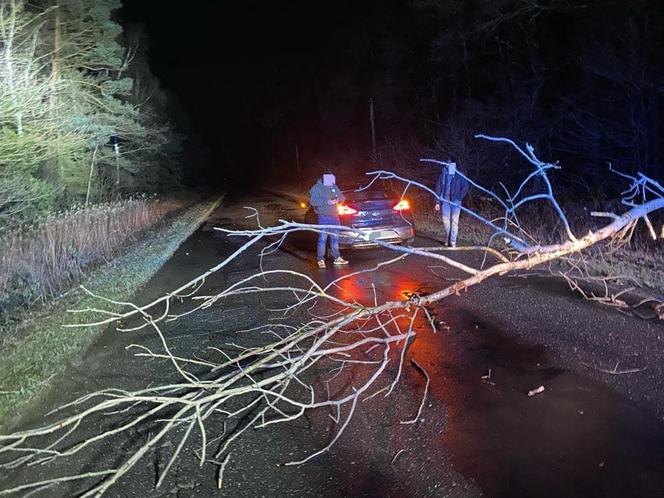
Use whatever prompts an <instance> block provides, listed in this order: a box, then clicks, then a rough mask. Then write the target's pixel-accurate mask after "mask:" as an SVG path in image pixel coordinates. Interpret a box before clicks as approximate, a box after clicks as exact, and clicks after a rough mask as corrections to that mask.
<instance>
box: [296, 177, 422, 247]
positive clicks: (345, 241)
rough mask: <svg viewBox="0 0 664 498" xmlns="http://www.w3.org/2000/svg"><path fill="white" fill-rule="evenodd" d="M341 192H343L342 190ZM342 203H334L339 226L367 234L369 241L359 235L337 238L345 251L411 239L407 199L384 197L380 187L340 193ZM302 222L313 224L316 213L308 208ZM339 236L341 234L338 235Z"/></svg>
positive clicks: (315, 220) (406, 241)
mask: <svg viewBox="0 0 664 498" xmlns="http://www.w3.org/2000/svg"><path fill="white" fill-rule="evenodd" d="M342 190H343V189H342ZM343 192H344V196H345V197H346V201H345V202H344V203H343V204H337V212H338V214H339V220H340V221H341V224H342V225H344V226H347V227H350V228H352V229H353V230H355V231H356V232H360V233H362V234H368V235H369V239H370V240H366V239H364V238H360V237H359V236H354V237H353V236H349V235H341V236H340V238H339V245H340V246H341V247H345V248H353V249H354V248H359V247H371V246H376V245H378V244H376V243H375V242H374V241H375V240H381V241H383V242H390V243H395V244H402V243H408V242H410V241H412V240H413V237H415V231H414V229H413V216H412V214H411V206H410V203H409V202H408V200H407V199H401V198H399V197H398V196H396V195H392V194H388V193H387V192H386V191H385V190H383V189H380V188H370V189H366V190H359V191H358V190H355V189H348V190H343ZM305 222H306V223H312V224H313V223H317V217H316V213H315V211H314V210H313V208H311V207H309V209H308V211H307V213H306V215H305ZM342 234H343V232H342Z"/></svg>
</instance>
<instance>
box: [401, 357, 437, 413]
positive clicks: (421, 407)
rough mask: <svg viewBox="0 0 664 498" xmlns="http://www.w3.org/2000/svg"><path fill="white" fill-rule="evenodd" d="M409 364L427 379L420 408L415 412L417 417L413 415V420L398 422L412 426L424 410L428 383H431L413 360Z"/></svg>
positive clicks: (425, 373)
mask: <svg viewBox="0 0 664 498" xmlns="http://www.w3.org/2000/svg"><path fill="white" fill-rule="evenodd" d="M410 362H411V363H412V364H413V366H415V368H417V370H419V371H420V372H421V373H422V374H424V376H425V377H426V379H427V383H426V385H425V386H424V394H422V401H420V407H419V408H418V410H417V415H415V418H413V419H411V420H402V421H401V422H399V423H400V424H404V425H409V424H414V423H416V422H417V421H418V420H419V419H420V415H422V410H423V409H424V404H425V403H426V400H427V394H428V393H429V383H430V382H431V379H430V378H429V374H428V373H427V371H426V370H424V368H422V366H421V365H419V364H418V363H417V362H416V361H415V360H410Z"/></svg>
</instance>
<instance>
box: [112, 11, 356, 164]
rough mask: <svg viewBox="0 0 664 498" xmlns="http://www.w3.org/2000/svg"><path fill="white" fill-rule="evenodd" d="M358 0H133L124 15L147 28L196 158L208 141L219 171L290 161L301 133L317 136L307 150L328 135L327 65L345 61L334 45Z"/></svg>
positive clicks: (348, 26)
mask: <svg viewBox="0 0 664 498" xmlns="http://www.w3.org/2000/svg"><path fill="white" fill-rule="evenodd" d="M352 5H353V2H344V1H341V2H339V1H337V2H316V1H302V0H295V1H293V0H288V1H286V0H275V1H258V0H242V1H233V2H231V1H219V0H191V1H188V2H182V1H180V2H167V1H156V0H125V1H124V8H123V10H122V13H121V14H122V18H123V20H124V22H126V23H142V24H144V26H145V31H146V34H147V38H148V44H149V58H150V61H151V66H152V71H153V73H154V74H155V75H156V76H157V77H158V78H159V79H160V81H161V83H162V85H163V87H164V88H165V89H166V90H167V91H168V92H169V93H170V94H171V97H172V100H173V101H174V102H177V106H174V107H173V109H172V110H171V111H172V114H173V115H174V117H175V120H176V122H178V123H179V124H180V125H181V126H183V127H184V128H186V129H184V130H183V131H184V132H185V133H186V134H188V135H190V136H191V139H190V140H189V142H188V157H190V158H191V159H190V160H191V161H202V160H203V158H202V157H195V156H192V155H191V152H192V151H191V148H192V147H193V148H200V149H205V148H208V149H209V152H210V154H211V158H212V162H213V170H214V172H215V173H217V172H222V171H223V173H224V175H225V174H226V173H228V174H233V173H234V172H237V171H246V169H247V166H248V165H249V168H250V169H252V170H258V169H262V168H260V166H258V164H264V163H266V162H270V161H282V162H283V161H285V160H286V159H285V158H284V156H287V157H288V158H291V155H293V150H294V146H295V143H296V142H298V140H300V141H306V142H307V144H301V145H300V147H301V148H302V149H303V151H302V154H303V156H304V157H303V159H304V158H306V155H307V147H308V146H309V144H311V142H312V140H313V141H318V139H313V135H314V134H313V133H312V130H314V129H318V123H317V121H318V120H319V117H318V116H317V114H318V113H317V107H318V103H317V102H316V86H317V84H319V83H320V82H321V80H324V79H325V78H324V77H321V76H322V71H323V70H326V71H328V73H327V74H328V75H329V68H330V67H332V66H334V65H335V64H337V63H340V64H343V60H341V61H336V60H335V58H336V57H338V52H335V51H334V50H331V48H332V47H335V45H336V44H337V42H338V40H339V37H340V36H343V34H344V33H345V32H348V31H349V30H352V24H353V23H354V22H356V21H357V19H361V18H362V17H363V15H364V13H363V8H362V7H357V6H354V7H353V6H352ZM305 82H306V83H305ZM321 84H324V83H321ZM303 87H305V88H307V91H306V92H303V91H302V88H303ZM358 98H361V100H362V101H365V100H366V96H364V95H362V96H358ZM351 121H352V119H351ZM351 124H352V123H351ZM192 135H193V136H192ZM299 135H302V136H301V137H299ZM318 146H319V144H312V145H311V147H312V148H313V147H318ZM286 151H288V152H286ZM291 159H292V158H291ZM222 176H223V175H222Z"/></svg>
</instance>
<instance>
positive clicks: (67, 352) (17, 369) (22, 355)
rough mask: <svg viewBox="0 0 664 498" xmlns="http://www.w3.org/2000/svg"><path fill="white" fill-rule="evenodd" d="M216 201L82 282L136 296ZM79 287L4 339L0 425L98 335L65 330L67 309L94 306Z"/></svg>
mask: <svg viewBox="0 0 664 498" xmlns="http://www.w3.org/2000/svg"><path fill="white" fill-rule="evenodd" d="M219 202H220V201H212V202H203V203H200V204H197V205H195V206H193V207H191V208H189V209H187V210H185V211H184V212H182V213H180V214H178V215H176V216H175V217H174V218H171V219H170V220H167V221H166V222H165V223H162V224H160V226H158V227H155V228H154V229H152V230H150V231H149V232H148V233H147V234H146V236H145V237H144V238H142V240H140V241H139V242H137V243H136V244H135V245H134V246H132V247H131V248H130V249H129V250H128V251H127V252H126V253H125V254H124V255H122V256H119V257H118V258H116V259H115V260H114V261H113V262H112V263H111V264H109V265H107V266H106V267H101V268H98V269H97V270H96V271H95V272H94V274H93V275H91V276H90V277H88V278H87V279H86V280H85V281H84V283H83V284H84V285H85V287H86V288H88V289H90V290H91V291H92V292H94V293H95V294H99V295H103V296H106V297H109V298H111V299H123V298H126V297H127V296H129V295H132V294H133V293H135V292H136V291H137V290H138V289H139V288H140V287H141V286H142V285H143V284H145V283H146V282H147V281H148V280H149V279H150V278H151V277H152V276H153V275H154V274H155V273H156V272H157V271H158V270H159V269H160V268H161V266H162V265H163V264H164V263H165V262H166V261H167V260H168V259H169V258H170V257H171V255H172V254H173V253H174V252H175V251H176V250H177V248H178V247H179V246H180V244H181V243H182V242H183V241H184V240H186V239H187V238H188V237H189V236H190V235H191V234H192V233H193V232H194V231H195V230H196V228H198V226H199V225H200V223H202V222H203V220H205V219H206V218H207V217H208V216H209V215H210V213H211V212H212V211H213V210H214V209H215V208H216V207H217V206H218V204H219ZM98 304H99V303H98V300H97V299H95V298H92V297H90V296H89V295H88V294H86V293H84V292H83V291H82V290H81V289H80V288H77V289H76V290H74V291H73V292H70V293H69V294H67V295H66V296H65V297H64V298H62V299H59V300H56V301H53V302H51V303H49V304H48V305H46V306H45V307H44V308H43V309H41V310H40V311H38V312H36V313H33V314H32V315H31V316H29V317H27V318H26V319H25V320H24V321H23V322H21V323H20V324H19V325H18V326H16V327H14V329H13V330H11V331H7V332H8V333H7V335H6V338H5V340H4V341H3V344H2V350H0V427H7V428H9V427H11V426H13V425H14V424H15V423H16V422H17V420H18V418H19V416H20V414H21V412H22V411H23V410H24V409H25V408H26V407H27V406H28V405H30V404H31V403H32V402H33V401H35V400H36V399H37V398H38V397H39V396H40V395H42V394H43V393H44V392H45V391H46V390H47V389H48V387H49V386H50V385H51V381H52V380H53V378H54V377H56V376H57V375H58V374H61V373H62V372H63V371H64V370H65V368H66V366H67V365H68V363H69V362H70V361H71V360H72V359H73V358H75V357H76V355H78V354H80V353H82V352H83V351H84V350H85V349H86V348H87V347H88V346H90V345H91V344H92V343H93V342H94V340H95V339H96V338H97V337H98V336H99V334H100V333H101V332H102V331H103V328H102V327H97V328H65V327H63V325H64V324H67V323H69V324H72V323H77V322H79V321H82V320H83V318H82V317H81V318H79V316H78V315H76V314H72V313H68V312H67V309H82V308H88V307H96V306H97V307H98Z"/></svg>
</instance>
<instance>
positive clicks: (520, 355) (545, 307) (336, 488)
mask: <svg viewBox="0 0 664 498" xmlns="http://www.w3.org/2000/svg"><path fill="white" fill-rule="evenodd" d="M253 203H254V204H258V205H261V206H262V207H263V208H264V210H265V212H271V213H273V215H274V216H277V215H279V216H280V217H288V216H289V215H292V217H293V218H295V217H297V215H298V213H297V212H296V211H288V210H287V208H288V206H284V204H283V202H281V201H279V200H275V199H269V198H266V199H253ZM246 204H247V202H246V201H245V202H243V203H239V204H237V205H232V206H225V207H222V208H221V209H220V210H219V211H218V212H217V213H216V215H215V216H214V217H213V218H212V219H211V220H209V221H208V223H206V224H205V226H203V227H202V228H201V230H199V231H198V232H197V233H196V234H195V235H194V236H193V237H192V238H191V239H190V240H189V241H187V242H186V243H185V244H184V245H183V246H182V247H181V249H180V250H179V251H178V253H177V254H176V256H175V257H174V258H173V259H172V260H171V261H170V262H169V263H168V264H167V265H166V266H165V267H164V268H163V270H162V271H161V272H160V273H159V274H158V275H157V276H156V277H155V278H154V279H153V280H152V281H151V282H150V283H149V284H148V285H147V286H146V288H145V289H144V290H143V291H142V292H141V293H140V295H139V296H136V301H139V302H148V301H149V300H150V299H151V298H154V297H156V296H159V295H161V294H163V293H164V292H166V291H168V290H171V289H173V288H175V287H177V286H178V285H179V284H181V283H182V282H184V281H186V280H188V279H189V278H191V277H193V276H195V275H197V274H199V273H200V272H202V271H203V270H205V269H207V268H209V267H211V266H213V265H214V264H216V263H217V262H218V261H219V260H220V259H221V258H222V257H223V256H225V255H227V254H229V253H230V251H232V250H233V248H234V247H237V245H238V243H239V241H233V240H229V239H228V238H225V237H223V236H221V234H219V232H215V231H213V230H212V228H213V227H214V226H219V225H225V226H231V225H232V224H233V223H234V222H235V221H236V220H238V219H240V212H241V211H240V206H241V205H246ZM267 221H270V220H267ZM418 244H423V245H431V242H430V241H422V240H416V242H415V245H418ZM312 247H313V244H312V240H311V238H310V237H306V236H305V237H296V238H294V239H293V240H291V241H290V242H288V244H286V246H285V247H284V248H283V250H282V251H280V252H279V253H277V254H274V255H272V256H270V257H269V258H267V259H266V265H267V267H268V268H276V267H281V268H284V267H288V268H291V269H294V270H297V271H302V272H306V273H307V274H309V275H310V276H311V277H312V278H314V279H315V280H317V281H318V282H320V283H327V282H329V281H331V280H332V279H334V278H336V277H338V276H339V275H340V274H342V273H343V272H350V271H355V270H357V269H360V268H369V267H371V266H373V265H374V264H375V263H376V262H377V261H380V260H385V259H388V258H389V257H390V256H391V255H390V253H388V252H387V251H384V250H364V251H357V252H354V253H351V254H350V258H351V261H352V265H351V267H350V268H345V269H332V268H330V269H327V270H323V271H320V270H317V269H314V268H313V265H312V263H313V260H312V256H311V253H310V248H312ZM255 269H256V258H255V254H252V255H247V256H245V257H242V258H241V259H240V260H238V261H237V262H236V263H235V264H234V265H233V266H232V267H230V268H229V269H228V270H226V271H224V273H222V274H219V275H215V276H214V277H213V278H211V279H209V281H208V282H207V283H206V289H205V290H206V291H214V290H219V289H222V288H224V287H225V286H227V285H228V284H229V283H232V282H235V281H237V280H239V279H241V278H243V277H245V276H247V275H249V274H251V273H252V272H254V271H255ZM458 276H459V275H458V274H455V273H454V272H450V271H447V270H444V269H442V268H435V267H434V268H431V267H429V265H428V264H427V265H423V264H421V263H419V262H417V261H416V260H413V259H407V260H405V261H404V262H402V263H399V264H398V265H396V266H393V267H391V268H390V269H389V270H385V271H379V272H376V273H372V274H365V275H360V276H358V277H355V278H354V279H352V280H349V281H347V282H346V283H344V284H343V285H342V289H341V290H340V293H342V294H344V297H346V298H350V297H352V298H354V299H356V300H358V301H361V302H362V301H365V302H367V303H369V302H371V301H373V299H374V295H373V289H374V288H375V289H376V291H377V295H378V297H379V299H381V300H388V299H395V298H403V297H406V296H408V295H410V294H411V293H417V292H426V291H428V290H431V289H433V288H435V287H436V286H440V285H441V278H444V279H453V278H457V277H458ZM275 304H276V303H274V302H265V301H264V300H260V299H255V300H244V301H243V300H237V301H235V302H229V303H225V304H224V306H220V307H217V308H214V307H213V308H211V309H209V310H206V311H205V312H203V313H199V314H196V315H192V316H190V317H186V318H183V319H181V320H178V321H176V322H173V323H172V324H170V325H169V326H168V327H167V328H166V329H165V331H166V335H167V337H168V340H169V343H170V344H171V346H172V348H173V352H174V353H175V354H178V355H183V356H185V355H193V354H204V353H203V351H204V350H205V348H206V347H207V346H217V347H218V346H220V345H221V344H223V343H226V342H231V341H238V340H239V339H238V336H237V334H235V331H237V330H241V329H246V328H249V327H252V326H256V325H258V324H260V323H261V319H262V318H264V316H263V315H262V313H261V311H260V310H261V309H264V308H265V307H270V306H274V305H275ZM432 311H433V313H434V314H435V317H436V322H437V324H438V330H437V332H435V333H434V332H433V331H431V330H430V329H428V328H427V327H425V324H424V323H422V324H420V325H421V326H420V327H419V330H418V337H417V339H416V340H415V341H414V342H413V344H412V345H411V347H410V349H409V351H408V355H409V357H408V359H411V358H412V359H415V360H416V361H417V363H418V364H420V365H422V366H423V367H424V368H425V369H426V370H427V372H428V373H429V375H430V377H431V387H430V393H429V396H428V397H427V401H426V404H425V407H424V410H423V413H422V416H421V418H420V419H419V421H418V422H417V423H416V424H413V425H404V424H401V423H400V421H403V420H405V419H410V418H412V417H413V416H414V414H415V413H416V412H417V410H418V407H419V403H420V400H421V397H422V393H423V389H424V384H425V381H424V378H423V376H422V374H421V373H420V372H418V371H417V370H416V369H414V368H406V370H405V372H404V378H403V381H402V382H401V383H400V384H399V387H398V388H397V389H396V390H395V392H394V393H393V394H392V395H391V396H389V397H387V398H385V397H383V396H377V397H375V398H373V399H372V400H370V401H368V402H366V403H362V406H360V407H359V409H358V411H357V413H356V415H355V417H354V418H353V420H352V422H351V424H350V426H349V428H348V430H347V432H346V433H345V434H344V435H343V436H342V438H341V439H340V441H339V442H338V443H337V445H336V446H334V447H333V448H332V449H331V451H329V452H328V453H326V454H323V455H321V456H320V457H319V458H317V459H315V460H313V461H311V462H309V463H307V464H305V465H303V466H299V467H279V466H278V464H281V463H283V462H285V461H288V460H292V459H294V458H301V457H303V456H306V455H307V454H309V453H310V452H311V451H312V450H315V449H318V448H320V447H323V446H325V445H326V444H327V443H328V442H329V440H330V438H331V437H332V436H333V434H334V432H335V430H336V427H335V425H334V423H333V422H332V421H331V419H330V417H329V416H328V414H327V413H323V412H322V411H313V412H311V413H308V414H307V415H306V417H303V418H300V419H298V420H296V421H294V422H293V423H291V424H289V425H279V426H272V428H271V429H269V430H265V429H264V430H260V431H251V432H249V433H247V434H246V435H245V436H243V438H242V439H241V440H240V443H239V444H238V445H237V447H236V449H235V450H234V452H233V455H232V459H231V463H230V465H229V467H228V469H227V471H226V475H225V481H226V485H225V489H224V495H226V496H247V497H249V496H337V497H338V496H368V497H370V496H395V497H396V496H482V495H483V496H496V497H503V496H504V497H507V496H514V497H518V496H523V497H527V496H532V497H540V496H541V497H548V496H551V497H553V496H571V497H575V496H578V497H593V496H596V497H613V496H615V497H618V496H620V497H622V496H644V497H645V496H664V452H662V448H664V424H663V423H662V411H661V406H662V405H661V399H660V397H659V396H657V395H652V394H648V390H647V389H644V388H643V387H642V386H644V385H650V386H652V389H657V386H658V384H656V380H655V379H653V378H651V377H650V376H652V375H654V376H656V375H657V371H656V369H653V368H651V369H648V370H645V371H643V372H638V373H635V374H633V375H629V376H625V378H624V379H623V378H621V379H615V380H614V379H612V378H611V379H606V378H605V377H604V376H603V375H604V374H601V373H598V372H597V371H595V370H590V369H586V368H585V367H582V366H580V363H579V362H580V361H583V362H585V363H588V364H592V365H607V364H608V362H609V361H614V360H616V359H621V360H622V361H623V362H629V361H646V360H647V361H650V362H655V361H657V360H658V359H659V358H660V355H661V354H662V353H661V351H654V350H651V351H649V352H648V354H649V355H650V356H647V357H644V356H640V355H639V354H640V353H639V354H637V353H634V355H630V354H629V352H628V353H625V348H624V347H621V346H620V344H621V342H620V341H621V340H624V339H622V336H620V334H622V335H624V333H625V331H626V330H632V331H634V333H635V335H638V334H644V335H647V336H648V337H653V335H657V337H659V334H662V335H663V336H664V330H663V327H662V326H661V325H659V324H657V323H647V322H643V321H641V320H637V319H633V318H629V317H625V316H623V315H619V314H618V313H615V312H614V311H610V310H607V309H603V308H600V307H598V306H597V305H593V304H590V303H585V302H582V301H580V300H579V299H578V298H576V297H575V296H572V295H570V294H569V293H568V292H565V291H564V288H561V287H557V286H556V285H553V284H550V283H546V282H545V283H544V284H543V283H542V282H539V283H538V282H535V283H531V282H526V281H523V280H521V279H519V280H515V279H495V280H493V281H490V282H489V283H488V284H487V285H485V286H483V287H482V288H477V289H472V290H471V291H469V292H468V293H466V294H464V295H462V296H458V297H457V296H455V297H453V298H451V299H448V300H446V301H445V302H443V303H441V304H440V305H439V306H437V307H435V308H434V309H433V310H432ZM599 324H601V327H600V326H599ZM599 333H601V334H602V337H604V338H606V341H605V343H606V344H605V347H603V348H596V347H595V343H594V342H593V340H592V338H593V337H595V335H596V334H599ZM543 337H545V338H547V339H546V340H537V339H538V338H540V339H541V338H543ZM639 337H640V336H639ZM130 343H140V344H144V345H146V346H149V347H152V348H154V349H157V347H158V340H157V339H156V338H155V337H154V336H153V335H152V334H151V333H150V332H149V331H141V332H138V333H125V334H119V333H117V332H115V331H113V330H109V331H107V332H105V333H104V335H103V336H102V337H101V338H100V340H99V341H98V342H97V343H96V344H95V345H94V346H93V347H92V348H91V350H90V351H88V352H87V354H86V355H85V356H84V357H83V358H80V359H79V360H77V361H76V362H75V363H74V364H73V365H72V366H71V368H70V369H69V372H68V374H67V375H66V376H65V378H63V379H61V380H60V381H59V382H58V385H57V387H56V389H54V391H53V393H52V394H51V395H50V396H49V397H48V398H47V399H45V400H43V402H42V403H41V406H40V407H38V409H36V410H35V411H34V412H33V413H31V414H30V415H29V416H28V417H26V420H25V424H29V423H34V422H37V421H39V420H41V417H42V415H41V414H43V413H45V412H46V411H47V410H48V409H50V408H52V407H55V406H58V405H59V404H61V403H62V402H64V401H68V400H71V399H73V398H74V397H76V396H78V395H81V394H84V393H86V392H89V391H91V390H96V389H102V388H106V387H111V386H112V387H123V388H127V389H136V388H143V387H145V386H146V385H148V384H149V383H155V382H161V381H163V382H169V381H172V380H173V378H174V374H173V372H172V368H170V366H169V365H168V364H166V363H165V362H160V361H145V360H143V361H138V360H136V359H135V358H133V357H132V356H131V352H130V351H127V350H126V349H125V347H126V346H127V345H128V344H130ZM567 351H569V354H565V352H567ZM407 364H409V363H407ZM354 368H362V366H358V367H354ZM356 373H357V372H356ZM393 373H394V372H387V374H388V375H393ZM320 375H325V373H324V372H320ZM349 375H350V376H352V375H353V373H351V372H349ZM339 382H348V379H347V378H346V379H344V376H341V377H340V378H339ZM610 382H613V384H611V385H609V384H608V383H610ZM539 386H544V388H545V390H544V392H543V393H542V394H539V395H536V396H533V397H528V395H527V393H528V391H530V390H532V389H535V388H537V387H539ZM229 429H230V428H229ZM219 430H221V428H219ZM84 435H85V433H83V437H85V436H84ZM141 438H143V439H144V438H145V433H144V432H141V431H140V430H137V431H136V432H135V433H133V434H132V438H128V439H127V440H126V441H120V442H119V443H114V444H106V445H103V446H102V447H101V448H100V449H98V450H96V451H91V452H88V453H86V454H84V455H81V456H80V458H77V459H75V460H74V461H72V462H70V463H69V464H68V465H67V466H58V467H47V468H40V469H34V470H29V471H21V472H17V473H15V474H14V475H12V476H9V479H8V480H7V483H14V484H17V483H19V482H24V481H25V480H26V479H27V478H28V477H31V478H34V477H35V476H38V478H40V479H41V478H47V477H51V476H53V475H55V474H56V473H57V474H61V473H63V472H73V471H78V472H80V471H82V470H91V469H92V468H94V467H95V466H99V465H102V466H103V464H109V463H113V462H117V460H118V459H119V458H121V457H123V456H125V457H126V455H127V454H128V453H129V452H130V451H131V450H132V448H135V447H136V445H137V444H138V442H140V441H141ZM176 444H177V440H176V439H173V440H167V441H166V442H165V443H164V444H162V445H161V446H160V447H159V448H158V450H157V452H156V455H155V458H150V459H146V460H145V461H144V462H142V463H141V464H140V465H138V466H137V467H136V468H135V469H134V471H132V473H131V474H130V475H128V476H127V477H126V478H125V479H123V480H122V481H121V482H120V483H119V484H118V486H116V487H115V488H113V489H112V490H111V492H110V493H109V496H182V497H187V496H191V497H193V496H216V495H217V494H218V493H217V491H216V486H215V485H216V481H215V473H214V468H213V467H212V466H210V465H206V466H204V467H203V468H199V467H198V463H197V461H196V459H195V456H194V455H193V450H194V449H195V447H196V444H192V447H191V448H188V451H186V452H185V455H183V457H182V458H181V459H180V461H179V462H178V464H177V465H176V468H174V470H173V471H172V475H171V477H170V478H169V479H167V481H166V482H165V484H164V485H163V487H162V488H161V489H160V490H154V489H153V486H154V483H155V475H156V470H157V468H159V466H162V467H163V465H164V462H165V461H167V459H168V457H169V455H170V453H171V452H172V451H173V449H174V447H175V445H176ZM6 477H8V476H5V478H6ZM3 486H7V484H4V482H3V481H2V478H0V488H2V487H3ZM77 491H81V488H80V487H60V488H52V489H50V490H49V491H48V492H47V493H44V494H43V495H42V496H70V495H72V494H74V493H75V492H77Z"/></svg>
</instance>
